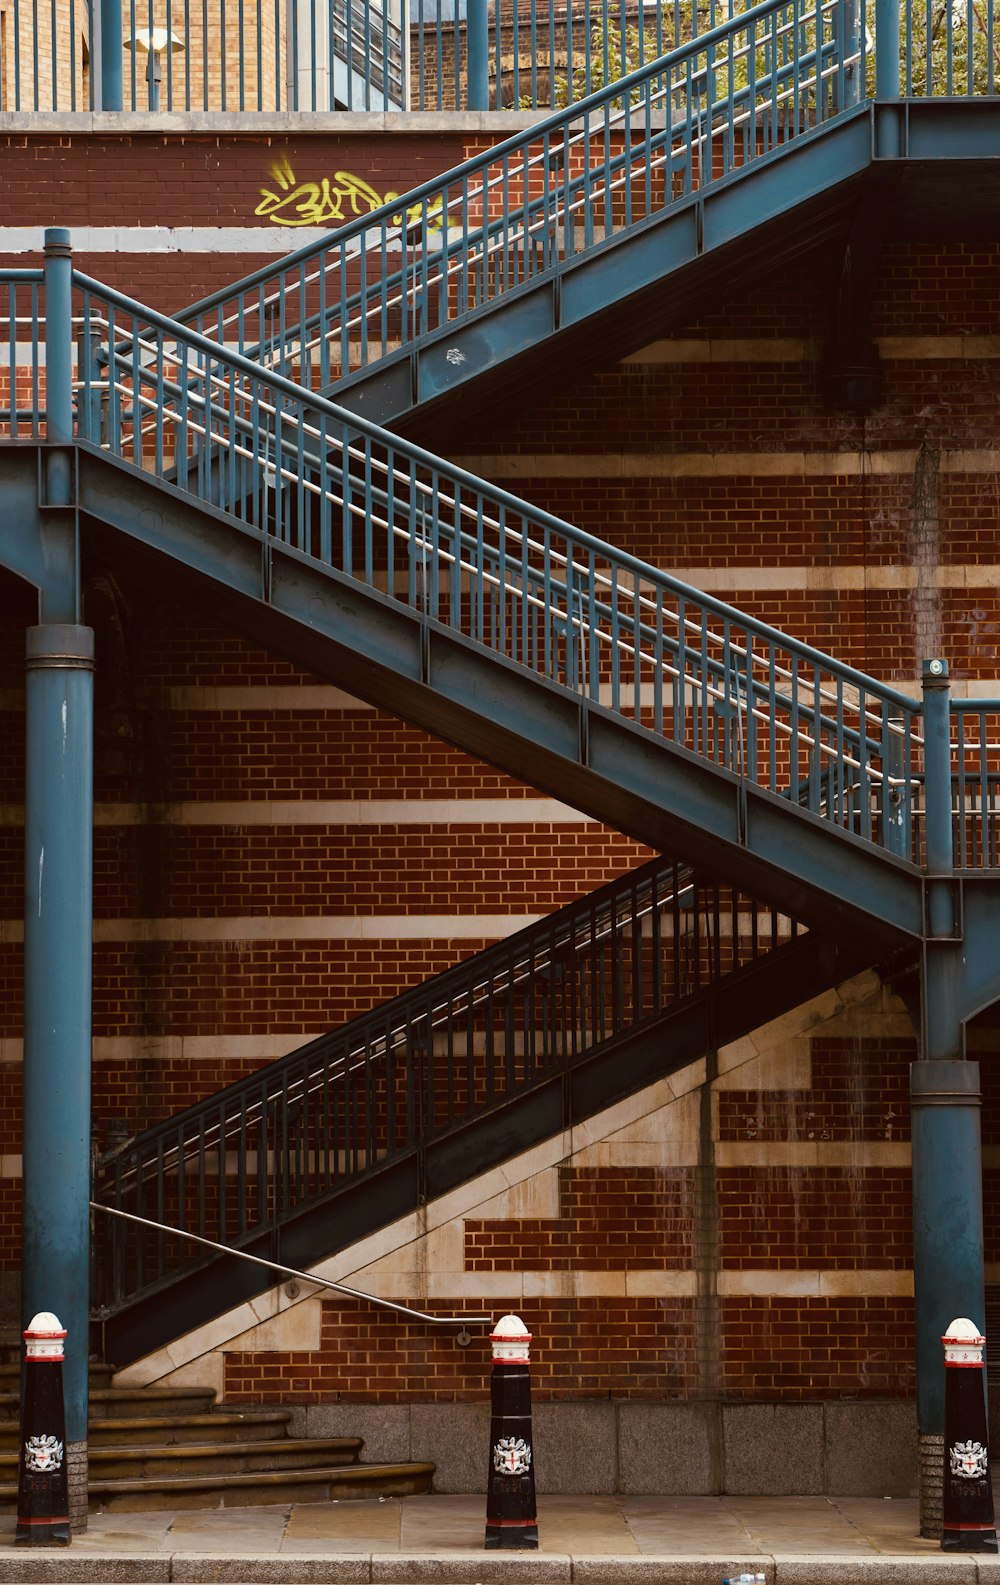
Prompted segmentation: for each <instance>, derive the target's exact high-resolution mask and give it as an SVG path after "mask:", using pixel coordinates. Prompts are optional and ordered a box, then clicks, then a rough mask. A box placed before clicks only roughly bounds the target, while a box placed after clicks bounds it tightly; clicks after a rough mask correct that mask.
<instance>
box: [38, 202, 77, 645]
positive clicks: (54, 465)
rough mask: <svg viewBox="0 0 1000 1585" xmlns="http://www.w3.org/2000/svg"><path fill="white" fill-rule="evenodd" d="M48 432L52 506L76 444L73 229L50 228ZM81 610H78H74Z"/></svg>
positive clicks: (63, 491) (65, 487) (60, 500)
mask: <svg viewBox="0 0 1000 1585" xmlns="http://www.w3.org/2000/svg"><path fill="white" fill-rule="evenodd" d="M45 433H46V436H47V438H48V440H49V442H50V449H49V451H48V453H47V456H46V485H47V497H46V504H47V505H48V506H68V505H69V502H70V470H71V462H70V456H69V452H68V449H67V450H62V449H52V448H53V447H55V448H63V447H66V448H68V447H70V446H71V445H72V444H73V438H74V437H73V256H72V250H71V248H70V240H69V232H68V231H66V230H65V229H64V228H63V227H62V226H49V227H48V229H47V230H46V232H45ZM72 614H73V615H74V616H75V614H76V613H75V611H74V612H73V613H72Z"/></svg>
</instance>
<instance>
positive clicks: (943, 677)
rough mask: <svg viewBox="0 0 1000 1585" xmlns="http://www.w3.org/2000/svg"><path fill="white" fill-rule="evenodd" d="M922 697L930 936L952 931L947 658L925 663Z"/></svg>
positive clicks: (941, 937)
mask: <svg viewBox="0 0 1000 1585" xmlns="http://www.w3.org/2000/svg"><path fill="white" fill-rule="evenodd" d="M922 680H923V698H924V711H923V715H924V854H925V864H926V870H927V877H928V880H927V893H928V906H927V924H928V934H929V936H930V937H931V938H932V939H935V940H939V941H940V940H945V939H948V938H950V937H951V935H952V933H953V931H954V925H955V921H954V917H953V910H952V884H951V883H952V871H953V868H954V843H953V828H952V809H951V803H952V777H951V709H950V699H949V682H948V662H947V661H946V660H925V661H924V663H923V679H922Z"/></svg>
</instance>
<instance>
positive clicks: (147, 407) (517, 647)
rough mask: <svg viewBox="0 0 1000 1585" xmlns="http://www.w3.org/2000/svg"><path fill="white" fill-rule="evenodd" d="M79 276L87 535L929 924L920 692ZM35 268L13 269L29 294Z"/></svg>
mask: <svg viewBox="0 0 1000 1585" xmlns="http://www.w3.org/2000/svg"><path fill="white" fill-rule="evenodd" d="M30 274H31V272H27V275H28V276H29V277H30ZM73 280H74V283H75V289H76V293H77V299H76V304H75V309H74V317H75V320H76V325H77V327H78V330H79V333H80V335H81V336H82V340H83V343H84V345H86V346H92V345H94V344H97V343H99V344H100V345H101V346H102V347H103V348H104V349H105V352H104V357H103V358H101V357H94V358H91V359H89V360H86V361H85V367H84V368H83V370H82V378H81V379H80V381H79V382H78V392H77V413H78V421H77V437H76V443H75V449H74V452H73V460H74V470H75V477H74V489H75V500H76V510H77V511H78V513H79V518H80V526H81V535H82V543H83V544H84V546H87V545H89V544H98V543H101V542H102V541H103V542H104V543H105V544H110V545H111V547H112V552H113V555H114V556H116V557H122V558H125V559H131V560H132V561H133V562H134V563H135V564H136V565H137V566H139V567H141V568H144V569H146V571H147V572H148V573H149V574H150V575H151V576H153V577H155V579H156V580H157V581H159V580H161V579H162V578H164V577H175V578H180V579H183V580H184V581H185V583H186V584H187V586H188V587H189V588H190V590H191V593H192V596H193V597H194V598H198V597H200V598H202V599H205V600H207V601H209V602H210V604H211V608H212V610H213V611H214V612H215V613H216V614H224V615H226V616H227V617H228V618H229V619H230V620H232V621H233V622H234V623H236V624H237V625H242V626H244V627H246V628H248V629H249V630H251V631H252V632H253V633H255V634H256V636H257V637H258V638H259V639H262V640H264V641H265V642H267V643H269V644H271V645H273V646H274V647H275V648H276V649H278V650H279V651H283V652H285V653H288V654H290V655H292V656H293V657H294V658H295V659H296V660H297V661H298V662H300V663H301V664H303V665H305V666H307V667H309V668H310V669H311V670H313V671H315V672H317V673H318V674H319V675H329V676H333V677H336V678H337V679H338V680H340V681H341V682H342V681H343V679H344V677H345V676H349V677H350V679H351V683H350V685H351V689H352V691H353V692H355V693H356V694H358V695H359V696H361V697H363V698H366V699H368V700H369V701H370V702H372V703H374V704H377V705H379V706H383V707H385V708H387V709H389V710H392V711H394V712H396V713H398V714H400V715H402V716H404V717H405V718H407V719H408V720H410V721H412V722H414V723H415V724H418V725H420V726H422V727H423V728H425V729H426V730H428V731H430V732H432V733H436V734H437V735H439V736H442V737H444V738H447V739H449V740H450V741H453V742H456V743H458V744H460V745H461V746H463V747H464V748H465V749H467V750H469V751H471V752H473V753H477V754H479V755H481V756H482V757H484V758H486V759H488V760H490V761H492V762H493V763H495V764H497V765H500V766H502V767H503V768H504V769H506V770H507V771H509V772H510V773H511V774H513V775H515V776H517V777H519V778H520V779H522V780H527V781H530V782H532V783H533V784H534V785H536V786H538V787H540V788H542V789H543V790H545V791H547V792H549V793H551V794H552V795H553V796H556V797H559V798H560V799H563V800H565V801H567V802H569V803H571V804H572V805H574V806H575V807H577V808H580V809H581V810H583V811H585V812H587V813H589V814H591V815H593V816H595V817H596V818H599V819H601V820H603V821H605V822H606V823H609V824H612V825H614V826H616V827H617V828H618V829H621V830H623V831H627V832H629V833H630V834H631V835H633V836H635V837H637V838H638V839H640V840H642V841H644V842H647V843H648V844H649V845H651V846H654V847H657V848H660V849H662V850H665V851H672V852H680V853H683V854H684V856H685V857H686V858H688V859H690V861H692V862H694V863H696V864H698V865H699V867H701V868H704V869H706V870H707V871H708V872H710V873H715V874H717V875H720V876H724V877H726V878H727V879H729V880H730V881H731V882H732V883H733V884H736V885H739V886H742V887H744V888H745V889H746V890H748V891H750V892H751V893H752V894H753V895H755V896H759V897H761V898H762V899H764V900H767V901H770V902H772V903H773V904H774V905H775V906H777V907H779V908H781V909H782V910H783V911H784V912H786V913H788V914H789V915H791V916H792V917H794V918H797V919H799V920H801V921H803V922H804V923H807V924H809V925H811V926H814V927H817V928H820V929H823V930H825V931H829V932H834V933H838V934H840V933H851V934H858V935H860V936H861V937H863V938H864V939H866V940H868V941H869V942H871V943H872V944H873V945H876V946H878V947H879V948H885V949H888V948H890V947H892V946H895V945H898V944H900V943H901V942H913V941H915V940H917V939H919V938H920V936H921V933H922V930H923V923H924V905H923V894H922V881H921V877H920V873H919V865H920V862H921V856H922V855H921V842H922V824H921V822H922V797H923V770H922V738H921V708H922V707H921V705H920V702H919V701H915V700H912V699H909V698H907V697H906V696H904V695H902V694H900V693H899V692H897V691H896V690H894V689H892V688H887V687H885V686H883V685H881V684H879V683H878V682H876V681H875V680H874V679H872V678H870V677H867V676H865V675H864V674H862V673H860V672H857V671H855V670H853V669H852V668H850V667H845V666H842V665H840V664H839V663H838V662H836V661H835V660H833V659H831V658H830V657H828V656H824V655H822V654H820V653H818V652H816V651H814V650H812V649H810V648H809V647H808V646H805V645H801V644H798V643H796V642H795V641H794V640H791V639H789V638H787V637H786V636H785V635H783V634H781V633H779V632H777V631H775V630H774V629H771V628H769V627H767V626H766V625H765V624H762V623H758V622H755V621H753V620H752V619H749V618H746V617H744V616H743V615H742V614H741V613H739V612H738V611H735V610H733V609H732V608H730V607H728V606H726V605H724V604H723V603H721V602H719V601H715V600H712V599H710V598H707V597H705V596H703V595H700V594H699V593H698V592H697V591H696V590H693V589H690V588H688V587H687V586H686V585H684V584H683V583H681V582H679V581H678V580H676V579H673V578H671V577H670V576H669V575H667V574H665V573H663V572H660V571H659V570H658V569H656V568H653V567H650V566H646V565H644V564H643V563H642V562H639V561H637V560H636V559H634V558H632V557H629V556H626V555H623V554H622V553H620V552H618V551H616V550H615V549H614V547H613V546H610V545H607V544H605V543H603V542H601V541H599V540H597V539H594V538H593V537H591V536H589V535H586V534H583V533H580V532H579V531H577V530H575V529H573V528H572V527H571V526H570V525H568V524H566V523H563V522H561V521H560V520H558V519H556V518H554V517H551V516H549V515H548V514H546V513H541V512H537V511H535V510H534V509H533V508H531V507H530V506H529V505H528V504H527V503H526V502H523V501H520V500H518V499H517V498H516V497H514V496H511V495H509V494H507V493H506V492H504V491H500V490H497V489H494V488H492V487H490V486H489V485H487V484H485V483H484V482H483V481H481V480H478V479H475V478H474V477H472V476H471V475H469V474H467V473H465V472H463V470H461V469H458V468H455V467H452V466H450V465H449V464H447V463H445V462H443V461H442V460H441V459H440V458H438V457H435V456H432V455H431V454H429V453H427V452H424V451H422V450H421V449H420V448H419V447H416V446H414V445H413V444H411V443H409V442H406V441H403V440H400V439H396V438H394V437H392V436H391V435H389V434H388V433H387V432H385V431H383V430H380V429H378V428H375V427H374V426H372V425H370V424H368V423H366V422H365V421H364V420H362V419H357V418H354V417H352V415H350V414H348V413H347V412H345V411H344V410H343V409H342V408H339V407H337V406H334V405H333V404H332V403H330V402H328V401H326V400H325V399H324V398H322V397H319V396H309V395H308V394H307V393H306V392H304V391H303V390H302V389H301V388H300V387H298V386H296V385H294V384H292V383H291V382H289V381H288V380H286V379H285V378H284V377H282V376H279V375H276V374H269V373H267V372H265V371H263V370H262V369H261V368H260V367H259V366H258V365H256V364H254V363H252V362H250V361H249V360H247V359H245V358H243V357H241V356H239V355H238V354H235V353H233V354H230V353H228V352H226V351H225V350H223V349H221V348H220V347H219V346H218V345H217V344H216V343H214V342H211V341H208V340H206V339H205V338H204V337H202V336H200V335H198V334H197V333H196V332H194V331H190V330H186V329H185V328H183V327H182V326H180V325H179V324H178V323H177V322H175V321H173V320H170V319H167V318H165V317H163V316H160V315H155V314H153V313H151V312H150V311H149V310H147V309H145V308H143V307H142V306H141V305H139V304H136V303H133V302H131V301H130V300H129V299H127V298H125V297H123V296H121V295H120V294H118V293H115V292H113V291H110V290H109V289H107V288H105V287H103V286H101V285H100V284H99V283H97V282H95V281H92V280H90V279H88V278H87V277H85V276H82V275H79V274H74V276H73ZM37 287H38V283H37V281H33V280H31V279H29V278H25V279H23V280H21V281H19V282H12V283H11V290H12V291H13V290H15V288H19V290H20V292H21V295H22V298H23V310H24V311H23V314H21V316H20V317H21V319H22V323H23V322H24V320H28V321H29V322H30V321H31V320H32V315H34V320H35V323H36V325H37V322H38V315H39V307H38V301H37ZM32 294H34V295H32ZM48 332H49V353H48V357H49V368H50V369H52V368H58V367H65V368H66V369H67V370H68V369H69V367H70V359H69V357H68V356H65V355H64V353H61V352H60V351H59V350H58V349H57V348H54V347H53V344H52V337H53V335H58V334H61V335H62V336H63V338H64V339H65V340H67V341H68V338H69V337H70V335H71V327H70V326H69V325H65V326H63V327H56V326H53V325H52V324H51V323H50V324H49V326H48ZM36 333H37V332H36ZM60 358H62V362H61V363H60ZM33 432H37V433H36V434H35V438H36V441H37V439H38V437H39V436H40V433H41V420H40V419H39V418H35V419H34V420H33V421H32V425H29V427H28V434H27V436H26V437H25V438H30V437H31V435H32V433H33ZM18 433H19V436H20V435H21V434H22V433H23V430H19V432H18ZM91 437H93V438H91ZM37 449H38V447H37V444H35V445H30V444H21V445H16V444H15V445H12V446H7V447H3V448H0V479H2V480H3V483H4V487H5V490H6V499H7V501H8V502H9V503H11V505H12V506H13V504H14V503H17V510H16V512H13V513H11V514H9V515H7V516H6V517H5V521H4V525H0V532H2V539H0V551H2V553H3V556H4V560H5V561H6V563H7V565H9V566H11V567H12V568H13V569H14V570H17V571H20V572H21V573H22V575H23V576H25V577H27V578H29V579H32V580H33V581H36V582H40V581H43V579H44V573H45V569H44V566H43V564H42V555H43V553H42V550H41V549H40V547H41V546H42V541H43V535H42V533H41V519H42V516H43V514H44V507H41V508H40V507H39V503H38V498H37V478H38V457H37ZM178 458H180V459H184V460H183V465H182V466H181V467H178V466H177V459H178ZM28 523H34V524H35V525H36V530H37V532H36V533H35V534H34V535H31V534H25V532H24V525H26V524H28ZM984 730H985V729H984ZM802 789H805V795H804V797H803V796H802V794H801V790H802ZM987 813H988V811H986V810H980V811H979V814H978V815H974V814H973V813H971V812H970V816H969V818H970V819H974V820H979V821H980V823H981V824H982V826H983V829H984V830H985V828H986V826H987V825H988V819H987V818H986V816H987ZM979 842H980V838H979V837H977V838H976V843H977V844H979Z"/></svg>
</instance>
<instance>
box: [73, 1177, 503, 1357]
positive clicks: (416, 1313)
mask: <svg viewBox="0 0 1000 1585" xmlns="http://www.w3.org/2000/svg"><path fill="white" fill-rule="evenodd" d="M90 1209H91V1210H92V1211H106V1212H107V1214H108V1216H120V1217H121V1219H122V1221H124V1222H138V1224H139V1226H140V1227H152V1228H155V1230H156V1231H157V1232H158V1233H173V1234H174V1236H175V1237H176V1238H187V1239H190V1241H191V1243H192V1244H203V1245H204V1246H205V1248H206V1249H214V1250H216V1251H218V1253H219V1254H220V1255H235V1256H237V1257H238V1259H240V1260H248V1261H250V1262H251V1264H252V1265H254V1266H266V1267H267V1269H268V1271H280V1272H281V1273H282V1275H283V1276H286V1277H295V1278H297V1279H299V1280H301V1281H302V1282H311V1283H314V1284H315V1286H316V1287H317V1288H332V1289H334V1291H335V1292H337V1293H346V1294H347V1295H348V1296H349V1297H350V1298H352V1299H366V1300H367V1301H368V1303H369V1304H380V1305H381V1306H382V1308H383V1309H385V1310H395V1311H396V1313H397V1315H405V1316H408V1317H409V1319H410V1320H411V1321H426V1322H427V1324H428V1325H429V1326H463V1327H464V1326H492V1325H493V1317H492V1316H491V1315H428V1314H427V1313H426V1311H424V1310H414V1309H411V1307H410V1306H409V1305H408V1304H396V1303H395V1302H394V1300H392V1299H380V1298H379V1296H378V1294H376V1293H363V1292H362V1291H361V1289H360V1288H349V1287H348V1285H347V1283H346V1282H333V1281H332V1280H331V1279H330V1278H329V1277H317V1276H314V1275H313V1273H312V1272H308V1271H299V1270H298V1268H297V1267H295V1266H283V1265H282V1264H281V1263H280V1261H277V1260H264V1259H263V1258H262V1257H261V1256H260V1255H248V1254H247V1252H246V1250H245V1249H233V1248H232V1247H231V1246H230V1245H229V1244H218V1243H216V1241H215V1239H214V1238H202V1237H201V1235H200V1234H199V1233H188V1232H186V1231H185V1230H184V1228H182V1227H170V1226H168V1225H167V1223H166V1222H154V1221H152V1220H151V1219H150V1218H149V1217H148V1216H135V1215H134V1214H133V1213H132V1212H131V1211H119V1210H118V1208H117V1207H116V1206H113V1205H102V1204H101V1203H100V1201H99V1200H91V1202H90Z"/></svg>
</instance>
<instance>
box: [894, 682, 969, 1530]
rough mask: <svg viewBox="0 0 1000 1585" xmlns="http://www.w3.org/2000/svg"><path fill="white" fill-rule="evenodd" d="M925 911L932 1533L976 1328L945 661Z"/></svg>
mask: <svg viewBox="0 0 1000 1585" xmlns="http://www.w3.org/2000/svg"><path fill="white" fill-rule="evenodd" d="M923 698H924V712H923V713H924V820H925V838H924V852H925V873H926V882H925V884H926V891H927V902H926V914H925V938H924V943H923V961H922V965H921V987H920V991H921V1010H920V1011H921V1017H920V1022H921V1030H920V1060H919V1061H917V1062H915V1063H914V1064H913V1066H912V1068H911V1071H910V1090H911V1103H912V1162H913V1283H914V1301H915V1305H914V1310H915V1321H916V1336H917V1427H918V1431H919V1436H920V1474H921V1481H920V1510H921V1531H922V1533H923V1534H925V1535H927V1534H933V1533H938V1527H939V1524H940V1503H941V1493H940V1489H939V1483H940V1469H941V1465H942V1462H943V1458H944V1373H943V1371H942V1369H941V1342H940V1340H941V1337H942V1335H943V1333H944V1332H945V1330H946V1329H947V1327H948V1323H949V1319H950V1315H949V1312H954V1313H955V1314H961V1315H968V1316H970V1317H972V1318H974V1319H975V1320H976V1321H977V1324H979V1325H982V1322H981V1320H980V1318H981V1317H982V1315H983V1303H984V1270H983V1208H982V1167H981V1144H980V1125H979V1113H980V1108H981V1104H982V1102H981V1097H980V1091H979V1065H978V1063H975V1062H967V1061H964V1060H963V1058H964V1055H965V1050H964V1029H963V1024H962V1011H961V1010H962V1005H963V995H962V974H963V950H962V943H961V940H960V939H959V935H958V929H957V926H958V919H957V918H956V913H955V894H954V867H953V863H954V840H953V820H952V774H951V736H950V708H949V694H948V665H947V662H946V661H943V660H930V661H924V664H923Z"/></svg>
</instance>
